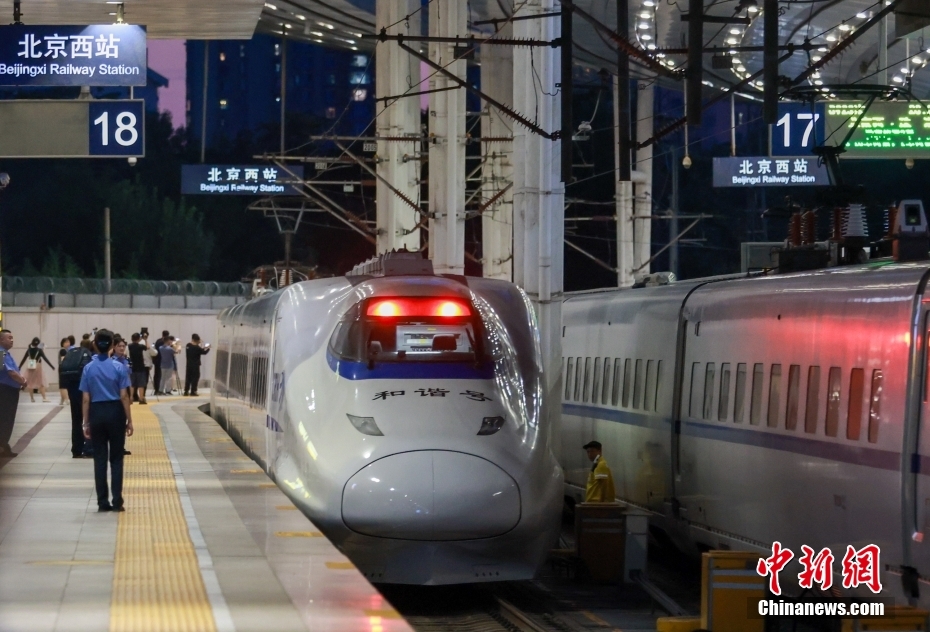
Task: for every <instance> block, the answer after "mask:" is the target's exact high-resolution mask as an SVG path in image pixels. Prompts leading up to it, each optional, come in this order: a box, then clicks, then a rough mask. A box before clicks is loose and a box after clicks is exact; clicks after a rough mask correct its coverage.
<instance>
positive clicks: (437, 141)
mask: <svg viewBox="0 0 930 632" xmlns="http://www.w3.org/2000/svg"><path fill="white" fill-rule="evenodd" d="M467 8H468V4H467V3H466V2H462V1H461V0H433V2H432V3H431V4H430V5H429V34H430V35H431V36H434V37H456V36H459V37H463V38H464V37H466V36H467V35H468V24H467V15H466V12H467ZM429 57H430V59H431V60H433V61H434V62H436V63H437V64H439V65H441V66H443V67H445V69H446V70H448V71H450V72H452V73H454V74H455V75H456V76H458V77H460V78H462V79H464V78H465V64H466V62H465V60H464V59H461V60H458V61H455V62H453V61H452V60H453V59H454V45H453V44H432V43H431V44H430V45H429ZM429 72H430V73H432V72H433V70H432V69H430V70H429ZM450 85H455V84H454V82H451V81H449V79H448V78H446V77H444V76H443V75H441V74H438V73H437V74H435V75H434V76H433V78H432V79H430V80H429V89H430V90H434V89H437V88H446V87H449V86H450ZM429 132H430V145H429V208H430V213H431V216H430V221H429V257H430V259H432V260H433V269H434V270H435V271H436V273H437V274H464V273H465V143H464V140H465V90H464V89H461V88H460V89H458V90H448V91H445V92H436V93H433V94H431V95H429Z"/></svg>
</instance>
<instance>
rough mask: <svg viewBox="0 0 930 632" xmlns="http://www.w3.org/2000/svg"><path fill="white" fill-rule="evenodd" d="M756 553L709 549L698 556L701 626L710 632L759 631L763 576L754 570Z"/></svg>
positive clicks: (763, 621) (763, 594)
mask: <svg viewBox="0 0 930 632" xmlns="http://www.w3.org/2000/svg"><path fill="white" fill-rule="evenodd" d="M758 562H759V554H758V553H752V552H749V551H710V552H708V553H704V554H703V555H702V556H701V627H702V628H704V629H706V630H713V631H714V632H763V629H764V627H765V620H764V619H763V618H762V617H761V616H759V615H758V614H757V613H758V603H759V600H760V599H762V598H764V597H765V586H766V578H765V577H762V576H760V575H759V573H757V572H756V564H757V563H758Z"/></svg>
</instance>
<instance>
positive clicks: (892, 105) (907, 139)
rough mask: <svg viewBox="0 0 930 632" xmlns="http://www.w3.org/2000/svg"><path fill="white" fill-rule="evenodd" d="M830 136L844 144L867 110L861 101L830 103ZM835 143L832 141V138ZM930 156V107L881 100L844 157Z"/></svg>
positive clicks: (851, 140)
mask: <svg viewBox="0 0 930 632" xmlns="http://www.w3.org/2000/svg"><path fill="white" fill-rule="evenodd" d="M825 106H826V117H825V118H826V133H827V136H828V137H830V136H831V135H832V136H833V138H835V139H836V140H835V141H834V142H835V143H840V142H842V140H843V139H844V138H846V135H847V134H848V133H849V130H850V129H851V128H852V126H853V125H854V124H855V123H856V121H857V120H858V119H859V117H860V116H861V115H862V111H863V110H864V109H865V104H864V103H862V102H860V101H836V102H828V103H826V104H825ZM831 140H832V139H831ZM927 156H930V107H928V106H924V105H922V104H921V103H919V102H917V101H913V102H907V101H881V102H875V103H873V104H872V105H871V107H869V109H868V111H867V112H866V113H865V116H862V120H861V121H859V125H858V126H857V127H856V130H855V131H854V132H853V134H852V136H850V138H849V140H848V141H847V142H846V151H845V152H844V153H843V154H841V157H842V158H921V157H927Z"/></svg>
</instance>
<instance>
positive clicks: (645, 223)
mask: <svg viewBox="0 0 930 632" xmlns="http://www.w3.org/2000/svg"><path fill="white" fill-rule="evenodd" d="M654 86H655V82H653V81H641V82H639V86H638V90H637V91H636V142H637V143H641V142H642V141H644V140H646V139H647V138H651V137H652V134H653V104H654V95H655V87H654ZM652 147H653V146H652V145H649V146H648V147H644V148H642V149H637V150H636V172H637V173H636V175H637V176H639V177H638V178H637V182H636V185H635V187H636V197H635V198H634V200H633V213H634V217H635V218H636V219H635V221H634V222H633V235H634V249H633V252H634V255H633V259H634V265H633V269H634V270H635V269H637V268H639V267H640V266H642V265H643V264H644V263H646V262H647V261H649V257H651V256H652V219H648V218H650V217H651V216H652V210H653V204H652ZM650 268H651V267H650V266H646V267H644V268H642V269H641V270H639V271H638V272H636V273H635V274H634V276H637V277H639V276H642V275H645V274H649V271H650Z"/></svg>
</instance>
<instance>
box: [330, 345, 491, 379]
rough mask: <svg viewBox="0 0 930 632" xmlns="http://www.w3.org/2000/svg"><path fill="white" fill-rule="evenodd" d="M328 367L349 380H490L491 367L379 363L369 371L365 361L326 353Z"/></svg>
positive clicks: (431, 363) (458, 364)
mask: <svg viewBox="0 0 930 632" xmlns="http://www.w3.org/2000/svg"><path fill="white" fill-rule="evenodd" d="M326 362H327V363H329V368H331V369H332V370H333V371H335V372H336V373H338V374H339V375H340V376H341V377H344V378H346V379H348V380H409V379H429V378H433V379H437V380H491V379H494V366H493V365H492V364H489V363H487V364H484V365H482V366H480V367H478V368H475V365H474V364H473V363H471V362H382V363H380V364H376V365H375V368H373V369H369V368H368V363H367V362H350V361H348V360H342V359H340V358H337V357H336V356H334V355H333V354H332V353H330V352H329V351H327V352H326Z"/></svg>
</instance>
